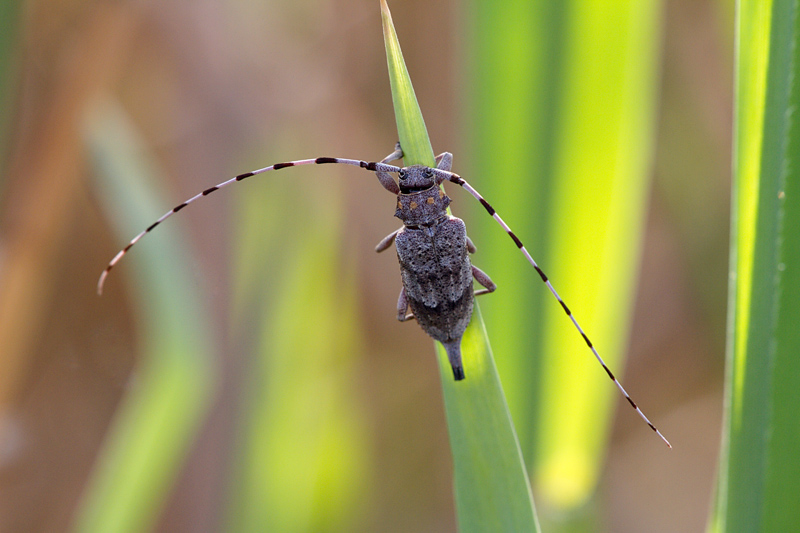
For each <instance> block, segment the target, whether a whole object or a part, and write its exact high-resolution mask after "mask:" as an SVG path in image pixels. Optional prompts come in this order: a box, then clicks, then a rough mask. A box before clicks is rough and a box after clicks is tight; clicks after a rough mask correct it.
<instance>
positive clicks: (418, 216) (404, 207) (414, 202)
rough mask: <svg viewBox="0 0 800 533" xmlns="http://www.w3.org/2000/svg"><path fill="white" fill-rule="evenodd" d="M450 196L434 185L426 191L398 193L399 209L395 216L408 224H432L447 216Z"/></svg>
mask: <svg viewBox="0 0 800 533" xmlns="http://www.w3.org/2000/svg"><path fill="white" fill-rule="evenodd" d="M448 205H450V198H449V197H448V196H447V195H446V194H445V193H444V191H443V190H442V189H441V188H440V187H438V186H436V185H434V186H432V187H431V188H430V189H427V190H425V191H420V192H415V193H413V194H398V195H397V211H395V213H394V216H396V217H397V218H399V219H400V220H402V221H403V224H405V225H406V226H430V225H432V224H434V223H435V222H436V221H437V220H439V219H441V218H442V217H445V216H447V206H448Z"/></svg>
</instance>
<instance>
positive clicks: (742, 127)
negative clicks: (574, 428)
mask: <svg viewBox="0 0 800 533" xmlns="http://www.w3.org/2000/svg"><path fill="white" fill-rule="evenodd" d="M798 37H800V17H799V16H798V6H797V2H793V1H788V0H775V1H773V2H752V1H744V0H743V1H741V2H739V3H738V11H737V57H736V103H735V105H736V110H735V134H734V153H735V156H734V164H733V167H734V190H733V209H732V237H731V261H730V268H731V276H730V279H731V282H730V291H729V294H730V311H729V320H728V326H729V329H728V347H727V350H728V354H727V358H728V360H727V367H728V369H727V378H726V395H727V401H726V420H725V424H726V428H725V432H724V435H723V453H722V454H721V465H720V475H719V480H718V498H717V506H716V509H715V514H714V516H713V519H712V522H711V527H710V530H712V531H767V532H770V531H776V532H777V531H790V530H792V529H795V528H796V527H797V524H798V523H800V463H798V461H797V456H798V452H800V449H799V448H800V446H799V445H798V443H800V429H798V428H800V416H799V415H798V412H797V405H798V404H800V357H798V354H800V330H799V329H798V327H797V325H798V323H800V298H798V294H800V233H798V231H797V229H798V228H800V125H798V117H797V109H798V108H800V84H798V83H797V80H798V78H799V77H800V48H798Z"/></svg>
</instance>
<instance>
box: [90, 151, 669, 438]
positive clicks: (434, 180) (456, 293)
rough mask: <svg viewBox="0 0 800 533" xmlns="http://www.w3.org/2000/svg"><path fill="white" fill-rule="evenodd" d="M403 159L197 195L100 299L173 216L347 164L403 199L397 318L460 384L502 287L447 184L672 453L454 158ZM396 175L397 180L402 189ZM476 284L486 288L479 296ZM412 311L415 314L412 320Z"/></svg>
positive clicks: (327, 160) (320, 161)
mask: <svg viewBox="0 0 800 533" xmlns="http://www.w3.org/2000/svg"><path fill="white" fill-rule="evenodd" d="M402 157H403V151H402V149H401V148H400V143H398V144H397V146H396V147H395V150H394V152H392V153H391V154H389V155H388V156H386V157H385V158H384V159H382V160H381V161H380V162H377V163H375V162H367V161H361V160H356V159H341V158H337V157H318V158H316V159H301V160H297V161H289V162H287V163H276V164H274V165H270V166H268V167H264V168H261V169H258V170H253V171H252V172H245V173H244V174H239V175H238V176H235V177H233V178H231V179H229V180H227V181H223V182H222V183H220V184H218V185H215V186H213V187H209V188H208V189H206V190H204V191H203V192H200V193H198V194H196V195H195V196H192V197H191V198H189V199H188V200H186V201H185V202H183V203H182V204H179V205H177V206H175V207H174V208H172V209H171V210H170V211H168V212H167V213H165V214H164V215H162V216H161V218H159V219H158V220H156V221H155V222H153V223H152V224H151V225H150V226H149V227H148V228H147V229H145V230H144V231H142V232H141V233H139V234H138V235H137V236H136V237H134V238H133V240H131V242H129V243H128V245H127V246H125V248H123V249H122V250H120V251H119V252H118V253H117V255H115V256H114V258H113V259H112V260H111V262H109V263H108V266H107V267H106V269H105V270H104V271H103V273H102V274H100V279H99V280H98V282H97V293H98V294H102V292H103V284H104V283H105V280H106V277H108V274H109V272H111V269H112V268H114V265H116V264H117V263H119V261H120V260H121V259H122V258H123V257H124V256H125V254H127V253H128V251H129V250H130V249H131V247H133V245H134V244H136V243H137V242H139V240H141V238H142V237H144V236H145V235H146V234H148V233H150V232H151V231H153V229H155V227H156V226H158V225H159V224H161V223H162V222H163V221H164V220H166V219H167V218H169V217H171V216H172V215H174V214H175V213H177V212H178V211H180V210H181V209H183V208H184V207H186V206H187V205H189V204H191V203H192V202H194V201H195V200H199V199H200V198H202V197H204V196H208V195H209V194H211V193H213V192H215V191H218V190H219V189H222V188H223V187H226V186H228V185H230V184H232V183H236V182H239V181H242V180H245V179H247V178H249V177H252V176H256V175H258V174H263V173H265V172H269V171H271V170H281V169H284V168H288V167H295V166H300V165H324V164H339V165H352V166H356V167H361V168H364V169H367V170H369V171H371V172H374V173H375V175H376V176H377V178H378V181H379V182H380V184H381V185H382V186H383V188H384V189H386V190H387V191H389V192H390V193H392V194H395V195H397V210H396V211H395V214H394V216H396V217H397V218H399V219H400V220H402V222H403V225H402V227H400V229H398V230H395V231H393V232H392V233H390V234H389V235H388V236H386V238H384V239H383V240H382V241H381V242H380V243H379V244H378V245H377V246H376V247H375V251H376V252H382V251H384V250H386V249H387V248H389V247H390V246H391V245H392V243H393V242H394V244H395V248H396V249H397V258H398V259H399V261H400V277H401V280H402V283H403V287H402V289H400V297H399V298H398V299H397V319H398V320H400V321H401V322H404V321H406V320H411V319H416V321H417V322H418V323H419V325H420V326H421V327H422V329H423V330H425V332H426V333H427V334H428V335H430V336H431V337H433V338H434V339H436V340H437V341H439V342H441V343H442V344H443V345H444V347H445V350H446V351H447V356H448V359H449V360H450V365H451V366H452V367H453V376H454V378H455V380H456V381H460V380H462V379H464V368H463V366H462V363H461V338H462V336H463V335H464V330H466V328H467V325H468V324H469V321H470V318H471V317H472V307H473V299H474V296H478V295H481V294H486V293H489V292H492V291H494V290H495V289H496V288H497V286H496V285H495V284H494V282H492V280H491V279H489V276H487V275H486V274H485V273H484V272H483V271H481V270H480V269H479V268H477V267H475V266H473V265H472V264H471V263H470V260H469V254H470V253H474V252H475V245H473V244H472V241H471V240H470V238H469V237H467V230H466V226H465V225H464V222H463V221H462V220H461V219H458V218H456V217H453V216H450V215H448V214H447V206H448V205H449V204H450V198H449V197H448V196H447V195H446V194H445V192H444V190H443V189H442V188H441V187H440V185H441V184H442V183H443V182H445V181H450V182H452V183H455V184H456V185H460V186H461V187H463V188H464V189H466V190H467V192H469V193H470V194H471V195H472V196H474V197H475V199H476V200H478V201H479V202H480V203H481V205H483V207H484V208H485V209H486V211H487V212H488V213H489V215H491V216H492V218H494V219H495V220H496V221H497V223H498V224H500V226H501V227H502V228H503V229H504V230H505V231H506V233H508V236H509V237H511V239H512V240H513V241H514V244H516V245H517V248H519V249H520V251H521V252H522V253H523V254H524V255H525V258H526V259H527V260H528V262H529V263H530V264H531V265H532V266H533V268H534V269H536V272H537V273H538V274H539V277H541V278H542V281H543V282H544V283H545V285H547V288H548V289H550V292H551V293H552V294H553V296H554V297H555V299H556V300H557V301H558V303H559V305H561V308H562V309H564V312H565V313H566V314H567V317H569V319H570V320H571V321H572V323H573V324H574V325H575V328H576V329H577V330H578V333H580V334H581V337H583V340H584V341H586V345H587V346H588V347H589V349H590V350H591V351H592V353H593V354H594V356H595V357H596V358H597V360H598V361H599V362H600V364H601V365H602V366H603V369H604V370H605V371H606V373H607V374H608V377H609V378H611V380H612V381H613V382H614V384H615V385H616V386H617V388H618V389H619V390H620V392H621V393H622V395H623V396H625V399H626V400H628V403H629V404H630V405H631V407H633V408H634V409H635V410H636V412H637V413H638V414H639V416H640V417H641V418H642V419H643V420H644V421H645V422H646V423H647V425H648V426H650V429H652V430H653V431H655V432H656V434H657V435H658V436H659V437H661V439H662V440H663V441H664V442H665V443H666V444H667V446H669V447H670V448H672V445H671V444H670V443H669V441H667V439H666V438H665V437H664V436H663V435H662V434H661V432H660V431H659V430H658V429H656V427H655V426H654V425H653V424H652V423H651V422H650V420H649V419H648V418H647V417H646V416H645V414H644V413H643V412H642V410H641V409H639V407H638V406H637V405H636V403H634V401H633V400H632V399H631V397H630V395H628V393H627V392H626V391H625V389H624V388H623V387H622V384H621V383H620V382H619V381H618V380H617V378H615V377H614V374H613V373H612V372H611V370H610V369H609V368H608V366H606V364H605V362H604V361H603V359H602V358H601V357H600V354H599V353H597V350H596V349H595V347H594V345H593V344H592V342H591V341H590V340H589V337H588V336H587V335H586V333H584V331H583V328H581V326H580V325H579V324H578V321H577V320H575V317H574V316H573V315H572V312H571V311H570V310H569V307H567V304H565V303H564V300H562V299H561V297H560V296H559V295H558V293H557V292H556V290H555V288H554V287H553V285H552V284H551V283H550V281H549V280H548V279H547V276H546V275H545V273H544V272H543V271H542V269H541V268H539V265H538V264H537V263H536V261H534V260H533V257H531V255H530V254H529V253H528V250H526V249H525V246H523V244H522V241H520V240H519V239H518V238H517V236H516V235H514V232H512V231H511V228H509V227H508V225H507V224H506V223H505V222H504V221H503V219H502V218H500V215H498V214H497V212H496V211H495V210H494V208H493V207H492V206H491V205H489V203H488V202H487V201H486V200H484V198H483V197H482V196H481V195H480V194H479V193H478V191H476V190H475V189H473V188H472V186H471V185H470V184H469V183H467V182H466V181H464V179H463V178H461V176H459V175H458V174H456V173H454V172H451V171H450V169H451V168H452V164H453V155H452V154H450V153H449V152H445V153H443V154H440V155H438V156H437V157H436V167H435V168H431V167H426V166H423V165H411V166H408V167H398V166H395V165H391V164H389V163H391V162H392V161H396V160H398V159H401V158H402ZM390 174H397V176H398V178H399V184H398V182H395V180H394V179H393V178H392V176H391V175H390ZM473 278H474V279H475V281H477V282H478V283H479V284H480V285H481V286H483V287H484V288H483V289H481V290H478V291H476V292H474V293H473V290H472V280H473ZM409 308H411V313H409V314H406V313H407V311H408V309H409Z"/></svg>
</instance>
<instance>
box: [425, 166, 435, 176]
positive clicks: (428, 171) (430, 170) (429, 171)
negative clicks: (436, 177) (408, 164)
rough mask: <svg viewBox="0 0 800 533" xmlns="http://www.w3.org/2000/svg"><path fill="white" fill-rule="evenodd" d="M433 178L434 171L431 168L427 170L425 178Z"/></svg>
mask: <svg viewBox="0 0 800 533" xmlns="http://www.w3.org/2000/svg"><path fill="white" fill-rule="evenodd" d="M432 176H433V169H431V168H430V167H427V168H426V169H425V177H426V178H430V177H432Z"/></svg>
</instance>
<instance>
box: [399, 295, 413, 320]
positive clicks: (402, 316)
mask: <svg viewBox="0 0 800 533" xmlns="http://www.w3.org/2000/svg"><path fill="white" fill-rule="evenodd" d="M407 311H408V298H407V297H406V288H405V287H403V288H402V289H400V296H399V297H398V298H397V320H399V321H400V322H405V321H406V320H414V314H413V313H408V314H406V312H407Z"/></svg>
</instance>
